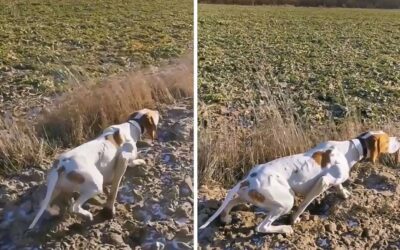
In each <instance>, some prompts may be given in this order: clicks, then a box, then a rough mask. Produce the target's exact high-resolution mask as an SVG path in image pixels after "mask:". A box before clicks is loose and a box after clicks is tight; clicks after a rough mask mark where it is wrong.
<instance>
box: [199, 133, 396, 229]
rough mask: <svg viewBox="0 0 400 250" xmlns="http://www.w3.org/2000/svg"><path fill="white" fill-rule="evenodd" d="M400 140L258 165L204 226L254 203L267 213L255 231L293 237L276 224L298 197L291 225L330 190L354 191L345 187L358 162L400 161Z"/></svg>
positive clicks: (326, 148)
mask: <svg viewBox="0 0 400 250" xmlns="http://www.w3.org/2000/svg"><path fill="white" fill-rule="evenodd" d="M399 149H400V142H399V139H398V138H396V137H389V136H388V135H387V134H386V133H384V132H382V131H373V132H367V133H363V134H361V135H360V136H358V137H357V138H355V139H352V140H350V141H327V142H324V143H321V144H319V145H317V146H316V147H314V148H313V149H311V150H309V151H308V152H306V153H304V154H297V155H292V156H287V157H283V158H279V159H276V160H273V161H271V162H268V163H265V164H261V165H257V166H255V167H254V168H253V169H252V170H251V171H250V173H249V174H248V175H247V177H246V178H245V179H243V180H242V181H240V182H239V183H238V184H237V185H236V186H235V187H233V188H232V189H231V190H230V191H229V192H228V194H227V196H226V198H225V200H224V202H223V203H222V205H221V207H220V208H219V209H218V210H217V211H216V212H215V213H214V215H213V216H211V217H210V219H208V221H207V222H206V223H205V224H204V225H203V226H201V227H200V229H203V228H205V227H206V226H207V225H208V224H210V223H211V222H212V221H213V220H214V219H215V218H216V217H217V216H218V215H219V214H221V220H222V221H223V222H225V223H230V221H231V217H230V215H229V212H230V211H231V209H232V208H233V207H234V206H236V205H238V204H240V203H243V202H249V203H252V204H254V205H256V206H259V207H262V208H265V209H266V210H268V215H267V218H266V219H265V220H264V221H263V222H262V223H261V224H260V225H258V227H257V228H256V230H257V231H258V232H262V233H292V232H293V229H292V227H291V226H290V225H279V226H275V225H272V223H273V222H274V221H275V220H276V219H278V218H279V217H280V216H282V215H284V214H287V213H289V212H290V211H291V209H292V207H293V204H294V197H295V194H300V195H302V196H305V198H304V200H303V202H302V203H301V204H300V206H299V208H298V209H297V211H296V212H295V213H294V214H293V216H292V223H296V222H298V221H299V218H300V215H301V214H302V213H303V212H304V210H305V209H306V208H307V206H308V205H309V204H310V203H311V202H312V201H313V200H314V199H315V198H316V197H317V196H319V195H320V194H321V193H323V192H324V191H325V190H327V189H328V188H329V187H331V186H336V187H337V188H338V191H339V194H341V195H342V196H343V197H344V198H347V197H348V196H349V195H350V192H349V191H347V190H346V189H344V188H343V186H342V183H343V182H344V181H346V180H347V179H348V178H349V171H350V169H351V167H353V166H354V165H355V164H356V163H357V162H358V161H360V160H362V159H370V160H371V161H372V162H374V163H375V162H376V160H377V159H378V157H379V156H380V155H381V154H383V153H396V152H397V156H396V161H397V162H398V160H399V158H398V157H399V155H398V154H399Z"/></svg>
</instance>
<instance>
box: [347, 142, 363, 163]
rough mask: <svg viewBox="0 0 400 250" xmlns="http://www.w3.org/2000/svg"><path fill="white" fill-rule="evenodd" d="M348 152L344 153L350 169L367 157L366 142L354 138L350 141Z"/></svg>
mask: <svg viewBox="0 0 400 250" xmlns="http://www.w3.org/2000/svg"><path fill="white" fill-rule="evenodd" d="M348 142H349V143H350V145H349V149H348V151H349V152H346V153H345V156H346V158H347V161H348V162H349V164H350V167H353V166H354V165H355V164H356V163H357V162H359V161H361V160H364V159H366V158H367V157H368V149H367V144H366V141H365V140H364V139H362V138H355V139H352V140H350V141H348Z"/></svg>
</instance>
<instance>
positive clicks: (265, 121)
mask: <svg viewBox="0 0 400 250" xmlns="http://www.w3.org/2000/svg"><path fill="white" fill-rule="evenodd" d="M267 106H268V107H267V109H268V112H267V113H266V114H264V115H262V116H259V117H258V122H257V124H256V125H255V126H253V127H251V128H247V129H243V128H242V127H241V126H240V125H238V124H235V122H234V121H232V120H231V119H229V120H228V119H225V120H224V119H218V124H212V122H210V121H207V128H206V127H204V126H203V127H200V130H199V136H198V138H199V139H198V140H199V142H198V167H199V169H198V172H199V181H200V184H207V183H209V182H211V181H216V182H218V183H221V184H223V185H224V186H226V187H231V186H232V185H233V184H234V183H236V182H237V181H238V179H240V178H242V177H243V176H244V175H245V174H247V172H248V171H249V170H250V169H251V168H252V167H253V166H254V165H255V164H260V163H265V162H268V161H271V160H274V159H276V158H279V157H283V156H287V155H292V154H296V153H301V152H305V151H307V150H308V149H310V148H312V147H313V146H315V145H317V144H318V143H320V142H323V141H326V140H348V139H351V138H354V137H356V136H357V135H359V134H361V133H362V132H365V131H367V130H375V129H377V130H378V129H379V130H384V131H386V132H388V133H389V134H391V135H398V136H400V130H399V127H398V125H396V124H387V125H386V126H384V127H376V126H375V125H373V124H366V123H362V122H361V121H360V119H359V118H357V117H356V116H351V117H348V118H346V119H345V120H343V121H341V122H340V123H336V122H333V121H331V122H326V123H325V124H323V125H319V126H318V125H314V126H311V125H309V124H305V123H303V122H302V121H301V120H299V119H298V120H296V114H295V113H294V111H293V109H291V108H290V105H289V104H288V103H283V102H278V101H276V100H275V97H274V96H273V95H272V94H271V93H270V94H269V96H268V105H267ZM205 109H207V108H205ZM200 113H208V112H207V110H202V111H201V112H200ZM210 120H212V119H210ZM210 123H211V124H210ZM202 124H204V123H202ZM385 161H386V163H387V164H394V162H393V160H392V159H391V158H385Z"/></svg>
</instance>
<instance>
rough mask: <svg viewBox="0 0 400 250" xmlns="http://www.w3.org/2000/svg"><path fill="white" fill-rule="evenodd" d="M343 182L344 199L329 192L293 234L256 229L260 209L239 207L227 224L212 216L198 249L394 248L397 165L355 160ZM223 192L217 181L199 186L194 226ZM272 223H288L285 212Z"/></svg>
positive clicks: (399, 233) (398, 236)
mask: <svg viewBox="0 0 400 250" xmlns="http://www.w3.org/2000/svg"><path fill="white" fill-rule="evenodd" d="M345 186H346V188H348V189H349V190H350V191H351V192H352V195H351V197H350V198H349V199H347V200H343V199H341V198H339V197H338V195H336V194H335V192H334V190H328V191H327V192H326V194H325V195H322V196H321V197H319V198H318V199H317V200H316V201H314V202H313V203H312V204H311V205H310V207H309V209H308V210H307V211H306V212H305V213H304V214H303V215H302V217H301V221H300V222H299V223H298V224H296V225H295V226H294V234H292V235H283V234H275V235H265V234H260V233H256V232H255V227H256V225H258V224H259V223H260V222H261V221H262V220H263V218H264V217H265V211H263V210H260V209H258V208H256V207H254V206H250V205H240V206H238V207H236V208H234V209H233V211H232V219H233V220H232V224H230V225H223V224H222V223H221V222H219V221H218V219H217V220H215V221H214V222H213V223H212V224H211V225H210V226H209V227H207V228H206V229H204V230H202V231H199V245H200V247H199V248H200V249H261V248H263V249H399V248H400V206H399V204H400V168H390V167H387V166H384V165H375V166H373V165H371V164H368V163H363V164H358V165H356V166H355V168H354V169H352V171H351V178H350V180H349V181H347V182H346V184H345ZM226 191H227V190H225V189H224V188H221V187H220V186H219V185H218V184H215V185H208V186H205V185H204V186H202V187H201V188H200V190H199V219H198V221H199V225H201V224H202V223H203V222H205V221H206V220H207V219H208V217H209V216H211V215H212V214H213V213H214V212H215V211H216V209H217V208H218V207H219V205H220V204H221V202H222V199H223V198H224V197H225V194H226ZM299 201H300V200H299V199H297V200H296V205H298V204H299ZM277 223H278V224H279V223H280V224H287V223H289V216H286V217H283V218H281V219H280V220H279V221H278V222H277Z"/></svg>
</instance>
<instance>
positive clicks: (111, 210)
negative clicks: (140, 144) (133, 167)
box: [103, 143, 134, 218]
mask: <svg viewBox="0 0 400 250" xmlns="http://www.w3.org/2000/svg"><path fill="white" fill-rule="evenodd" d="M133 150H134V146H133V145H132V144H131V143H124V144H123V145H122V147H121V149H120V152H119V153H118V156H117V160H116V163H115V173H114V178H113V180H112V183H111V190H110V194H109V195H108V197H107V202H106V205H105V207H104V209H103V212H104V213H105V215H106V216H107V217H109V218H111V217H113V216H114V215H115V207H114V203H115V199H116V198H117V193H118V187H119V185H120V183H121V180H122V177H123V176H124V174H125V171H126V168H127V167H128V163H129V161H130V160H131V158H132V157H133V154H132V152H133Z"/></svg>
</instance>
